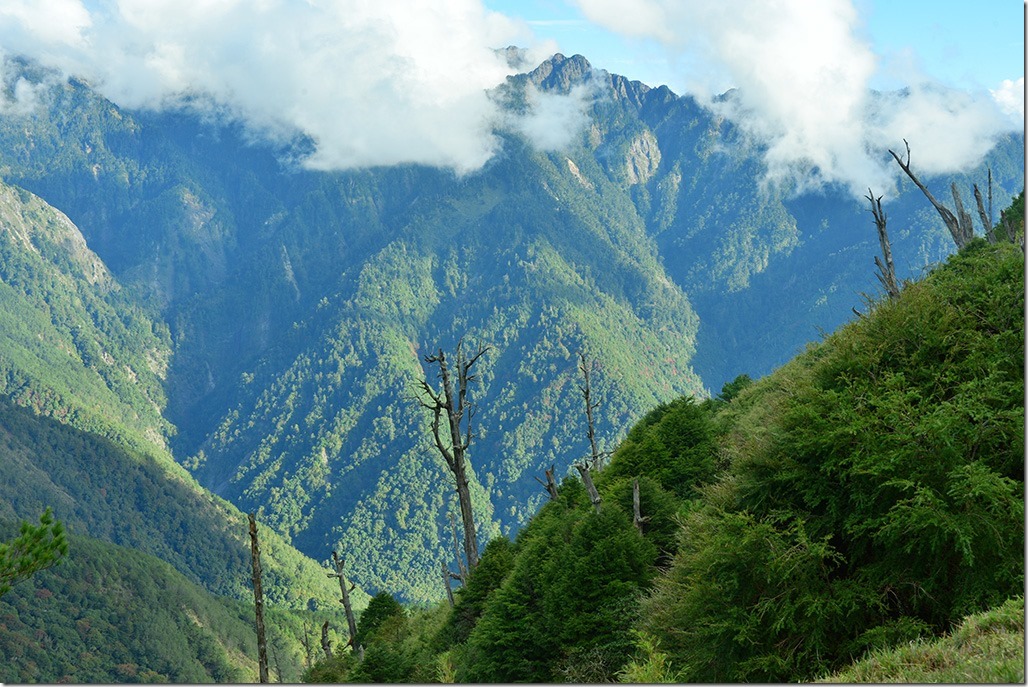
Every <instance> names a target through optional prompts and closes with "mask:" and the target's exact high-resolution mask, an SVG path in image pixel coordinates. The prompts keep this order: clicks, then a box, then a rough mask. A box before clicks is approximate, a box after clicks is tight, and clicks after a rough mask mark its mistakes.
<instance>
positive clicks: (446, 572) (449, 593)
mask: <svg viewBox="0 0 1028 687" xmlns="http://www.w3.org/2000/svg"><path fill="white" fill-rule="evenodd" d="M439 565H440V566H441V567H442V569H443V584H444V585H446V600H447V601H449V602H450V608H453V587H452V586H450V569H449V568H447V567H446V563H440V564H439Z"/></svg>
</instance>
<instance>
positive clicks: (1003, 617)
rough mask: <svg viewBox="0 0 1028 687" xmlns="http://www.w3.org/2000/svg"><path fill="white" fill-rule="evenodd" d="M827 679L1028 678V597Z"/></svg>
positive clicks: (947, 681)
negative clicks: (1027, 656) (1027, 660)
mask: <svg viewBox="0 0 1028 687" xmlns="http://www.w3.org/2000/svg"><path fill="white" fill-rule="evenodd" d="M821 682H840V683H853V682H866V683H879V684H880V683H886V682H892V683H904V684H913V683H920V684H928V683H936V684H953V683H971V684H983V683H997V684H1018V683H1023V682H1024V598H1023V597H1018V598H1016V599H1010V600H1009V601H1007V602H1005V603H1004V604H1003V605H1002V606H1000V607H999V608H996V609H994V610H991V611H986V612H984V613H976V614H974V615H972V616H969V617H968V618H966V619H965V620H964V621H963V622H961V623H960V625H959V626H958V627H957V628H956V629H955V630H954V631H953V632H952V633H950V634H948V635H946V636H945V637H942V638H940V639H934V640H916V641H913V642H911V643H910V644H907V645H905V646H900V647H897V648H895V649H888V650H880V651H875V652H873V653H872V654H871V655H870V656H868V657H866V658H862V659H860V660H859V661H857V662H856V663H855V664H853V665H852V666H850V667H849V668H846V669H845V670H843V671H840V672H839V673H836V674H835V675H833V676H831V677H830V678H828V679H826V680H821Z"/></svg>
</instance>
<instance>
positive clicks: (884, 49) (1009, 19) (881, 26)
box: [485, 0, 1024, 92]
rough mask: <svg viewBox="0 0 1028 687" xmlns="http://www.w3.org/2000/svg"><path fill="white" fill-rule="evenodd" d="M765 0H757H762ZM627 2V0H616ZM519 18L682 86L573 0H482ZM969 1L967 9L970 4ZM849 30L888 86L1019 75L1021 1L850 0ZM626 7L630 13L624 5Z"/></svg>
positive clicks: (622, 70) (598, 57) (650, 43)
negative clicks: (915, 78) (855, 21)
mask: <svg viewBox="0 0 1028 687" xmlns="http://www.w3.org/2000/svg"><path fill="white" fill-rule="evenodd" d="M766 1H767V0H761V2H766ZM620 4H621V5H622V6H623V7H625V8H628V7H629V6H630V5H631V4H632V3H630V2H621V3H620ZM485 5H486V6H487V7H488V8H490V9H492V10H495V11H498V12H501V13H503V14H505V15H507V16H510V17H516V18H520V19H523V20H525V21H526V22H527V23H528V24H529V26H530V27H531V28H532V31H533V33H534V34H535V36H536V37H538V38H539V39H552V40H553V41H555V43H556V45H557V46H558V48H559V50H560V51H561V52H565V53H566V54H569V55H570V54H574V53H580V54H583V55H585V56H586V57H587V58H589V60H590V61H591V62H592V63H593V65H594V66H597V67H600V68H603V69H606V70H608V71H611V72H615V73H619V74H622V75H624V76H628V77H630V78H633V79H638V80H640V81H643V82H644V83H648V84H650V85H658V84H660V83H666V84H667V85H669V86H670V87H671V88H672V90H675V91H677V92H682V91H683V90H684V88H683V84H682V81H681V78H680V74H679V73H677V72H676V69H675V67H674V65H673V64H672V63H671V62H670V61H669V60H668V59H667V54H666V51H665V50H664V49H663V48H662V47H661V46H660V45H659V44H658V43H657V42H656V41H655V40H652V39H640V38H629V37H626V36H623V35H620V34H619V33H617V32H615V31H612V30H608V29H606V28H603V27H602V26H599V25H598V24H597V23H596V22H593V21H589V20H588V19H586V17H585V16H584V14H583V13H582V11H581V10H580V9H579V7H578V5H577V3H576V2H573V1H571V0H567V1H565V0H485ZM972 5H973V7H972ZM854 6H855V8H856V10H857V15H858V17H859V21H860V22H861V23H862V25H857V26H855V27H854V31H855V33H856V34H857V35H858V36H860V37H861V38H862V39H864V40H865V41H867V42H868V43H869V44H870V45H871V46H872V49H873V51H874V52H875V54H876V55H877V56H878V58H879V60H880V69H879V72H878V73H876V75H875V78H874V79H873V80H872V85H873V86H875V87H877V88H894V87H896V86H899V85H907V84H906V83H903V82H904V81H905V80H907V79H905V78H904V76H905V75H907V74H909V73H910V72H911V71H913V69H915V68H916V70H917V71H919V72H920V73H921V75H922V76H926V77H928V78H930V79H932V80H936V81H939V82H941V83H943V84H945V85H948V86H952V87H957V88H963V89H969V90H975V89H982V88H987V89H996V88H997V87H998V86H999V85H1000V84H1001V82H1002V81H1003V80H1005V79H1009V80H1017V79H1018V78H1022V77H1023V76H1024V5H1023V4H1022V3H1021V2H1014V1H1013V0H979V1H978V2H975V3H969V2H967V0H854ZM626 11H630V10H627V9H626Z"/></svg>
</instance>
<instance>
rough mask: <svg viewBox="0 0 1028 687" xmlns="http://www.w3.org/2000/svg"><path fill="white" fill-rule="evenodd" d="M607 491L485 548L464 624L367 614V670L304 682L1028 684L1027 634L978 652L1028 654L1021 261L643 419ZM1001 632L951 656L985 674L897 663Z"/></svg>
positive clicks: (978, 270)
mask: <svg viewBox="0 0 1028 687" xmlns="http://www.w3.org/2000/svg"><path fill="white" fill-rule="evenodd" d="M1020 212H1022V213H1023V206H1022V209H1021V210H1020ZM1022 226H1023V224H1022ZM595 482H596V486H597V488H598V490H599V493H600V495H601V501H600V503H599V505H598V506H596V507H594V502H590V499H589V497H588V495H587V493H586V490H585V488H584V487H583V484H582V482H581V481H579V480H578V479H577V478H576V477H568V478H567V479H565V480H564V481H563V483H562V484H561V485H560V487H559V489H558V490H557V494H555V495H554V497H553V498H552V499H551V500H550V501H548V502H547V503H546V504H545V505H544V506H543V507H542V508H541V509H540V511H539V513H538V514H537V515H536V516H535V517H533V518H532V519H531V520H530V521H529V523H528V524H527V525H526V526H525V527H524V528H523V529H522V530H521V531H520V532H519V534H518V536H517V538H516V539H515V540H514V541H510V540H508V539H505V538H496V539H494V540H492V541H490V543H489V545H488V546H487V547H486V549H485V552H484V554H483V556H482V559H481V562H480V563H479V566H478V568H476V569H475V570H474V571H473V572H472V574H471V576H470V579H469V580H468V583H467V586H466V587H464V588H463V589H462V590H461V591H460V592H459V593H458V594H457V603H456V605H455V606H454V607H453V608H451V607H450V606H449V605H447V604H445V603H440V604H439V605H438V606H436V607H434V608H431V609H428V610H424V609H413V608H409V609H404V608H402V607H400V606H399V605H397V604H396V603H395V601H393V599H392V598H391V597H389V595H388V594H386V593H381V594H379V595H378V596H376V597H374V598H373V599H372V601H371V603H370V604H369V606H368V611H367V616H366V618H362V625H361V626H360V627H359V628H358V631H359V633H363V635H362V636H363V637H364V638H365V640H366V641H365V655H364V660H363V661H357V660H355V658H354V656H353V654H350V653H347V652H340V653H337V654H336V655H335V656H334V657H333V659H331V660H327V661H323V662H321V663H320V664H319V665H318V666H316V667H315V668H314V669H313V670H312V671H310V672H309V673H308V674H307V676H306V677H307V679H309V680H311V681H326V682H337V681H351V682H367V681H391V682H396V681H414V682H427V681H433V680H440V681H447V680H452V679H456V680H457V681H469V682H507V683H510V682H557V681H570V682H587V683H603V682H609V681H615V680H619V681H623V682H630V683H648V682H700V683H722V682H772V683H775V682H806V681H811V680H814V679H817V678H819V677H823V676H825V675H829V674H831V673H833V672H836V671H843V672H841V675H842V676H843V677H844V679H847V678H848V679H866V677H870V678H871V679H883V678H884V679H888V677H889V676H890V675H891V673H882V672H871V673H869V672H867V671H868V668H869V667H871V666H872V665H873V663H874V662H873V661H871V660H866V661H863V662H861V663H859V664H857V665H856V666H854V667H853V669H852V670H845V671H844V670H843V669H845V668H846V666H848V665H850V664H852V663H854V662H855V661H858V660H859V659H861V658H862V657H864V656H865V655H868V654H870V655H872V656H878V657H882V662H883V663H885V664H886V665H888V663H889V662H892V663H894V662H895V659H894V658H890V655H889V653H887V652H890V651H891V652H893V653H894V654H895V655H898V656H900V657H901V658H902V659H903V660H904V661H906V662H907V664H908V665H906V666H904V667H905V668H906V671H907V672H901V673H898V674H897V675H898V676H900V677H901V679H902V677H903V676H909V677H911V678H915V679H925V678H927V679H932V678H931V676H932V675H933V672H932V670H933V668H943V669H947V670H945V671H944V672H940V673H938V674H937V675H938V677H939V678H943V677H945V678H947V679H949V680H950V681H979V680H981V679H982V678H985V679H998V680H1003V679H1008V678H1009V677H1010V676H1011V675H1016V674H1017V672H1016V671H1017V670H1018V669H1019V668H1020V670H1021V672H1022V673H1023V662H1024V647H1023V641H1022V642H1021V643H1020V644H1018V643H1017V635H1016V634H1012V636H1003V634H1000V635H999V636H996V637H992V638H990V637H986V636H981V635H985V634H986V633H985V632H984V630H986V629H988V626H990V625H991V626H994V627H995V629H996V630H997V631H999V632H1000V633H1008V632H1009V633H1016V632H1017V631H1020V633H1021V634H1022V635H1023V625H1024V623H1023V590H1024V555H1023V551H1024V254H1023V252H1022V249H1021V248H1020V247H1019V246H1014V245H1011V244H1009V243H1001V244H998V245H988V244H987V243H986V242H985V241H984V240H978V241H976V242H974V243H972V244H970V245H969V246H968V247H966V248H965V249H964V250H963V251H961V253H960V254H958V255H956V256H953V257H951V258H950V259H949V260H948V262H947V263H946V264H945V265H943V266H941V267H939V268H937V269H935V270H933V271H932V272H931V273H930V274H929V275H927V276H926V277H925V278H924V279H923V280H922V281H919V282H917V283H914V284H909V285H907V286H906V287H905V289H904V290H903V292H902V294H901V295H900V296H899V297H898V298H897V299H895V300H888V299H886V300H879V301H878V302H876V303H874V304H873V306H871V307H870V308H869V309H868V311H867V312H866V313H865V315H864V316H861V317H859V318H857V319H855V320H854V321H852V322H850V323H849V324H847V325H846V326H844V327H842V328H841V329H839V330H838V331H837V332H835V333H833V334H831V335H830V336H827V337H826V338H825V339H824V340H823V341H821V342H818V343H815V344H812V345H811V346H810V347H809V348H808V349H807V350H806V351H805V352H803V353H802V354H800V355H799V356H797V357H796V358H794V359H793V360H791V361H789V362H788V363H787V364H786V365H784V366H782V367H781V368H779V369H778V370H776V371H775V372H773V373H772V374H769V375H767V376H766V377H764V378H762V379H760V380H757V381H756V382H753V381H751V380H750V379H748V378H746V377H739V378H738V379H736V380H733V382H732V383H730V384H727V385H725V387H724V388H723V390H722V393H721V394H720V395H719V396H718V397H717V398H715V399H707V400H703V401H697V400H696V399H694V398H691V397H682V398H679V399H676V400H675V401H673V402H670V403H667V404H663V405H661V406H659V407H657V408H654V409H653V410H651V411H650V412H649V413H648V414H647V415H646V416H645V417H644V418H643V419H642V420H641V421H640V422H639V423H637V424H635V425H634V426H633V427H632V429H631V430H630V431H629V432H628V435H627V437H626V439H625V440H624V441H623V442H622V443H621V444H620V445H619V446H618V447H617V449H616V451H615V452H614V454H613V456H612V457H611V459H610V463H609V465H607V466H606V467H604V468H602V469H601V470H599V471H598V473H597V474H596V477H595ZM636 490H637V491H636ZM634 492H635V493H634ZM990 608H994V609H997V610H996V611H995V612H994V613H990V614H989V615H988V616H986V617H984V618H977V619H972V620H970V621H968V622H967V624H966V627H965V629H962V630H959V631H957V632H956V633H955V637H954V641H955V642H956V643H957V645H958V647H959V648H960V649H961V650H962V651H967V652H968V653H967V658H968V660H969V661H974V672H972V673H963V672H961V671H960V669H959V668H958V667H954V666H952V665H947V664H951V661H950V660H949V659H948V658H945V657H940V659H939V660H937V661H934V662H933V661H932V658H931V656H932V654H928V656H927V657H925V658H921V657H920V654H921V652H920V650H918V649H917V648H916V647H912V648H906V649H905V648H904V647H906V645H908V644H909V643H910V642H911V641H912V640H917V641H918V644H919V645H922V646H927V645H929V644H930V643H931V640H932V639H933V638H937V637H942V636H944V635H946V634H948V633H949V632H951V631H952V630H953V629H954V627H955V626H956V625H957V624H958V623H959V622H961V621H962V619H963V618H965V617H966V616H969V615H973V614H976V613H981V612H983V611H986V610H987V609H990ZM1018 614H1020V616H1021V618H1020V621H1018V619H1017V615H1018ZM975 626H978V627H980V628H982V630H983V632H979V633H975V632H973V628H974V627H975ZM993 639H994V640H995V641H991V640H993ZM990 646H991V647H992V648H991V649H990V648H989V647H990ZM986 649H989V650H990V651H991V653H984V651H985V650H986Z"/></svg>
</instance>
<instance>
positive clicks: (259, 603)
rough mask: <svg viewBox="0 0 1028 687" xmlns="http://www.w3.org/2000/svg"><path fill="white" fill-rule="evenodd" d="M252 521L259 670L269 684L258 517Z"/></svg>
mask: <svg viewBox="0 0 1028 687" xmlns="http://www.w3.org/2000/svg"><path fill="white" fill-rule="evenodd" d="M247 517H248V519H249V520H250V563H251V565H252V569H253V605H254V615H255V616H256V618H255V625H256V628H257V668H258V672H259V674H260V681H261V682H268V680H269V678H268V643H267V641H266V640H265V636H264V591H263V589H262V588H261V547H260V544H259V543H258V541H257V516H256V515H255V514H253V513H250V514H248V515H247Z"/></svg>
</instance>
